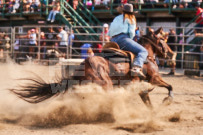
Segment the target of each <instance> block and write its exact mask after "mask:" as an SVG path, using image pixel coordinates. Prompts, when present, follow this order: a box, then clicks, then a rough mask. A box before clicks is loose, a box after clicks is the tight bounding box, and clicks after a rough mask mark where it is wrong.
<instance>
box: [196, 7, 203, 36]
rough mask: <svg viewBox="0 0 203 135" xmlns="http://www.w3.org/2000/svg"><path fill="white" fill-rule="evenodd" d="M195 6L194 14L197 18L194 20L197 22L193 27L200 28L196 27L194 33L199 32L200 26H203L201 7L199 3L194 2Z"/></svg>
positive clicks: (202, 10)
mask: <svg viewBox="0 0 203 135" xmlns="http://www.w3.org/2000/svg"><path fill="white" fill-rule="evenodd" d="M195 8H196V16H198V17H197V19H196V20H195V22H196V24H197V25H196V26H195V27H196V28H200V29H196V30H195V33H201V32H202V27H203V14H202V12H203V9H202V8H200V5H199V4H196V6H195Z"/></svg>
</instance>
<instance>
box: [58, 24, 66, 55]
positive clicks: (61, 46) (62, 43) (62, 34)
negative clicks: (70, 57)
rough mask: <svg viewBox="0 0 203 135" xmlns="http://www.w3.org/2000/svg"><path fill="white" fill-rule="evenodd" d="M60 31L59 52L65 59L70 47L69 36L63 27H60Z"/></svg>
mask: <svg viewBox="0 0 203 135" xmlns="http://www.w3.org/2000/svg"><path fill="white" fill-rule="evenodd" d="M58 31H59V34H58V35H57V38H58V40H60V43H59V50H60V51H61V52H62V53H63V57H65V54H66V52H67V46H68V34H67V32H66V31H65V30H63V27H58Z"/></svg>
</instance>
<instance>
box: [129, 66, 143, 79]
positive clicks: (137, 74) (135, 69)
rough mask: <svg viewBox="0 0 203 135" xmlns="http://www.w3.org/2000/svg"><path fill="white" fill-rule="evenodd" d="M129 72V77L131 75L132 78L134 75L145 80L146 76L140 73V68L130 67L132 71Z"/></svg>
mask: <svg viewBox="0 0 203 135" xmlns="http://www.w3.org/2000/svg"><path fill="white" fill-rule="evenodd" d="M130 71H131V75H133V76H135V75H136V76H138V77H141V78H146V76H145V75H144V73H143V72H142V68H141V67H138V66H134V67H132V69H131V70H130Z"/></svg>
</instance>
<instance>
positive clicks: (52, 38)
mask: <svg viewBox="0 0 203 135" xmlns="http://www.w3.org/2000/svg"><path fill="white" fill-rule="evenodd" d="M56 34H57V33H56V32H55V31H54V29H53V28H52V27H50V28H49V29H48V33H47V34H46V38H47V40H48V41H47V45H48V46H52V45H55V42H57V41H56V40H57V38H56Z"/></svg>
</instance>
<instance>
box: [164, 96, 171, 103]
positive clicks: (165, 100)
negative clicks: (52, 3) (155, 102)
mask: <svg viewBox="0 0 203 135" xmlns="http://www.w3.org/2000/svg"><path fill="white" fill-rule="evenodd" d="M172 102H173V98H172V97H171V96H168V97H165V98H164V100H163V104H164V105H170V104H171V103H172Z"/></svg>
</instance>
